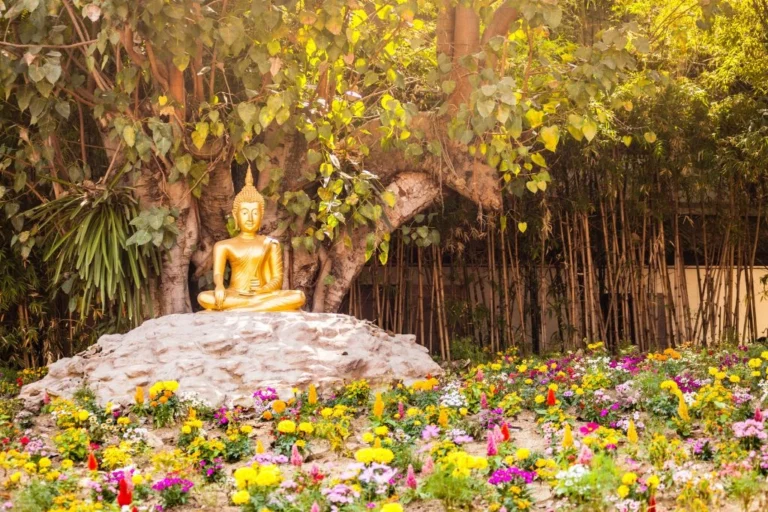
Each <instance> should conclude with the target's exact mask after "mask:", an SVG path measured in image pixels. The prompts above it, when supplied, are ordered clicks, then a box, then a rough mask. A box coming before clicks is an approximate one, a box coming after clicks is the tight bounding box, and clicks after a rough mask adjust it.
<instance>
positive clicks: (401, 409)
mask: <svg viewBox="0 0 768 512" xmlns="http://www.w3.org/2000/svg"><path fill="white" fill-rule="evenodd" d="M397 415H398V416H399V417H400V419H401V420H402V419H403V418H405V406H404V405H403V402H398V403H397Z"/></svg>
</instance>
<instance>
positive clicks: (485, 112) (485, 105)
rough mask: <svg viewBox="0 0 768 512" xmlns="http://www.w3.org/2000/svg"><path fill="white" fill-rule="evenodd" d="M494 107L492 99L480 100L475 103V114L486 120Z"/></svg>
mask: <svg viewBox="0 0 768 512" xmlns="http://www.w3.org/2000/svg"><path fill="white" fill-rule="evenodd" d="M495 106H496V102H495V101H494V100H493V99H485V100H480V101H478V102H477V112H478V113H479V114H480V115H481V116H482V117H483V118H486V117H488V116H490V115H491V113H492V112H493V108H494V107H495Z"/></svg>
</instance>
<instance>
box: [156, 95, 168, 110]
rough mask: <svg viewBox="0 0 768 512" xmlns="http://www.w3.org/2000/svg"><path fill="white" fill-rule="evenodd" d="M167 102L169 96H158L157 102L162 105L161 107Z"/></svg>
mask: <svg viewBox="0 0 768 512" xmlns="http://www.w3.org/2000/svg"><path fill="white" fill-rule="evenodd" d="M166 103H168V96H166V95H165V94H163V95H162V96H160V97H159V98H157V104H158V105H160V106H161V107H164V106H165V104H166Z"/></svg>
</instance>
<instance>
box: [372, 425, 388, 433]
mask: <svg viewBox="0 0 768 512" xmlns="http://www.w3.org/2000/svg"><path fill="white" fill-rule="evenodd" d="M373 431H374V433H375V434H376V435H377V436H385V435H387V434H389V429H388V428H387V426H386V425H382V426H380V427H376V428H375V429H373Z"/></svg>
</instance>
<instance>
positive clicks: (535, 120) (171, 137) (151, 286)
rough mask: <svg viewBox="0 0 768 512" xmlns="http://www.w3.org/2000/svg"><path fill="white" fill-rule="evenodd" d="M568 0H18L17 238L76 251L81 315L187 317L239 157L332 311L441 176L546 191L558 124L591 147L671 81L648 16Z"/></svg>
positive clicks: (68, 258) (9, 175)
mask: <svg viewBox="0 0 768 512" xmlns="http://www.w3.org/2000/svg"><path fill="white" fill-rule="evenodd" d="M702 4H706V7H707V9H710V10H711V9H712V8H713V6H714V2H702ZM568 8H569V7H568V5H567V4H565V5H564V4H563V2H558V1H557V0H509V1H506V2H498V1H496V2H493V1H474V2H471V1H469V2H467V1H462V2H455V1H450V0H444V1H438V2H425V1H421V0H418V1H416V0H411V1H406V0H392V1H379V0H375V1H370V0H344V1H342V0H324V1H311V0H310V1H292V0H285V1H259V0H253V1H250V0H138V1H137V0H93V1H89V0H16V1H14V2H5V3H3V2H0V15H2V22H1V23H0V28H2V33H3V35H2V41H0V93H2V95H3V97H4V98H5V100H6V102H5V103H4V104H3V106H2V110H1V112H2V114H1V115H2V118H3V126H4V129H3V133H2V135H1V136H0V137H2V146H0V159H1V160H0V171H1V172H2V178H1V179H2V180H3V181H2V183H3V184H4V185H5V186H3V187H0V201H2V202H3V207H4V215H5V216H6V217H7V218H8V219H10V221H11V223H12V226H13V228H12V229H13V233H14V234H13V237H12V240H11V242H12V244H13V246H14V247H15V248H16V250H17V251H18V253H19V256H20V257H21V258H24V259H27V258H30V257H32V255H34V254H35V253H36V251H39V254H40V257H41V258H42V259H44V260H47V261H55V262H57V263H56V265H54V267H53V268H54V270H55V272H54V276H53V279H52V281H53V283H54V286H55V287H56V288H57V289H60V290H61V292H62V293H65V294H68V295H69V296H70V308H71V309H73V310H74V309H78V310H79V311H80V312H81V314H83V315H86V314H90V313H89V312H90V311H92V310H93V308H95V309H97V310H100V311H106V310H108V309H110V308H112V311H119V312H120V313H123V314H125V315H127V316H129V317H131V318H134V319H136V320H138V319H140V318H142V317H143V316H145V315H147V314H150V312H151V314H155V315H157V314H168V313H179V312H186V311H190V310H191V298H190V292H189V282H190V277H191V276H192V278H195V279H201V280H204V279H205V275H206V273H207V272H209V269H210V258H211V250H212V247H213V243H214V242H215V241H217V240H219V239H222V238H225V237H227V236H229V235H230V234H231V233H230V230H231V229H232V228H233V225H232V224H229V226H228V223H227V215H228V214H229V211H230V207H231V201H232V198H233V196H234V193H235V187H234V184H233V168H235V167H238V166H239V167H240V168H242V167H243V166H246V165H250V166H252V168H253V170H254V171H258V188H259V189H260V190H262V192H263V193H264V195H265V196H266V197H267V198H268V199H270V200H269V201H268V205H269V206H268V208H267V212H266V214H265V219H264V226H263V228H262V230H263V231H264V232H268V233H271V234H272V236H276V237H278V238H280V239H281V240H283V242H284V247H285V250H286V253H287V254H286V257H285V258H284V260H285V261H286V262H287V265H288V269H287V278H288V279H289V280H290V286H292V287H294V288H300V289H303V290H304V291H305V293H306V294H307V296H308V300H309V305H310V306H309V307H311V308H312V309H313V310H315V311H334V310H336V309H337V308H338V307H339V305H340V303H341V301H342V299H343V297H344V295H345V294H346V292H347V290H348V287H349V284H350V283H351V282H352V280H353V279H354V278H355V276H356V275H357V274H358V273H359V272H360V270H361V268H362V266H363V265H364V263H365V261H366V260H367V259H369V258H371V257H373V256H376V257H378V258H379V259H380V260H381V261H383V262H384V261H386V258H387V256H388V249H389V244H388V241H389V233H390V232H392V230H394V229H397V228H398V227H399V226H401V225H402V224H403V223H404V222H406V221H409V220H410V219H411V218H413V216H414V215H415V214H417V213H419V212H421V211H423V210H425V209H426V208H428V207H430V206H431V205H433V204H434V203H435V202H436V201H439V199H440V197H441V195H442V194H443V191H444V190H451V191H454V192H455V193H458V194H460V195H462V196H464V197H466V198H467V199H469V200H471V201H473V202H474V203H476V204H477V206H478V209H479V211H480V212H487V211H493V210H497V209H499V208H500V207H501V204H502V196H503V194H506V193H517V194H523V193H525V194H539V193H542V192H544V191H545V190H546V188H547V184H548V183H549V181H550V175H549V172H548V170H547V169H548V164H549V163H550V161H551V160H552V159H553V158H556V155H557V148H558V144H559V142H560V140H561V138H562V137H564V136H570V137H574V138H576V139H578V140H582V139H584V140H585V141H587V142H588V141H591V140H592V139H593V138H594V137H595V136H596V134H597V131H598V124H600V123H602V124H608V125H609V124H610V120H611V118H612V115H611V111H612V109H615V108H630V107H628V105H631V97H632V95H633V94H638V93H639V92H640V91H642V90H643V88H644V87H647V86H648V84H651V83H653V80H655V79H656V77H655V76H654V73H653V71H652V70H648V69H636V67H637V66H636V54H638V53H643V52H645V51H647V48H648V41H647V40H646V39H645V38H644V37H642V36H641V34H640V31H639V30H638V28H637V25H636V24H634V23H633V22H632V21H631V20H628V21H627V22H626V23H624V24H623V25H620V26H617V27H614V28H610V29H608V30H603V31H602V32H600V33H599V34H597V35H596V37H595V38H594V41H595V43H594V44H593V45H591V46H581V45H579V44H578V43H577V42H575V41H576V39H575V38H571V37H569V35H568V34H569V31H568V30H563V29H562V27H561V21H562V19H563V13H564V11H567V9H568ZM705 14H708V13H705ZM710 14H711V13H710ZM629 77H631V78H632V81H631V83H630V84H629V85H628V86H626V87H622V88H621V89H619V88H617V85H618V84H619V83H622V82H627V80H628V79H629ZM423 233H424V236H425V237H428V231H424V232H423ZM424 243H429V240H425V241H424ZM150 306H151V308H150Z"/></svg>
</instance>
